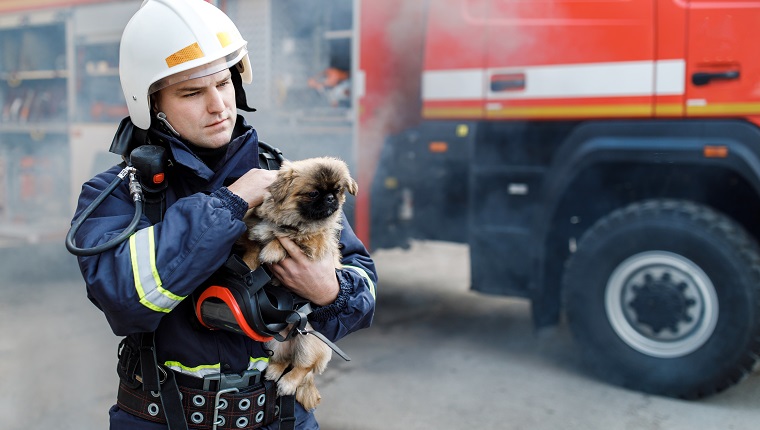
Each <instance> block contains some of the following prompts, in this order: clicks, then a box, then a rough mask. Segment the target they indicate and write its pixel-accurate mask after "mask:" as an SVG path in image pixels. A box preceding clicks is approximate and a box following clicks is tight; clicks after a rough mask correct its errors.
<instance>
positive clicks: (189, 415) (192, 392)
mask: <svg viewBox="0 0 760 430" xmlns="http://www.w3.org/2000/svg"><path fill="white" fill-rule="evenodd" d="M177 375H179V374H178V373H177ZM185 377H187V378H193V377H191V376H187V375H183V376H182V377H180V378H182V379H183V382H184V379H185ZM180 378H177V379H178V385H179V391H180V393H181V395H182V406H183V409H184V413H185V418H186V419H187V423H188V425H189V426H191V427H193V428H197V429H200V430H207V429H213V430H216V429H257V428H260V427H263V426H265V425H268V424H270V423H272V422H274V420H275V419H276V418H277V415H278V412H279V411H277V410H276V409H277V407H276V401H275V399H276V396H277V387H276V385H275V384H274V383H273V382H270V381H263V382H260V383H257V384H254V385H251V386H248V387H243V388H237V387H230V388H223V389H221V390H220V391H207V390H203V389H197V388H191V387H187V386H184V384H182V383H180V382H179V379H180ZM193 379H197V380H199V381H203V380H202V379H199V378H193ZM117 399H118V401H117V404H118V405H119V407H120V408H121V409H124V411H126V412H128V413H130V414H132V415H135V416H137V417H140V418H142V419H145V420H148V421H153V422H157V423H162V424H165V423H166V418H165V415H164V411H163V410H162V406H161V400H160V398H159V395H158V393H157V392H151V391H143V390H142V389H141V388H130V387H129V386H127V385H126V384H124V383H123V382H122V383H120V384H119V393H118V397H117Z"/></svg>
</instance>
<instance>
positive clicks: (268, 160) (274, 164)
mask: <svg viewBox="0 0 760 430" xmlns="http://www.w3.org/2000/svg"><path fill="white" fill-rule="evenodd" d="M284 161H285V157H284V156H283V155H282V151H280V149H279V148H275V147H273V146H271V145H269V144H268V143H266V142H262V141H259V166H260V167H261V168H262V169H267V170H280V166H281V165H282V163H283V162H284Z"/></svg>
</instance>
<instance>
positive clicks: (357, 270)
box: [343, 265, 377, 298]
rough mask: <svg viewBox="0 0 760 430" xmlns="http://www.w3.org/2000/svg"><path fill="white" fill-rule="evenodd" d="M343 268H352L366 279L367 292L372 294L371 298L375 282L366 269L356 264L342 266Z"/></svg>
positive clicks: (373, 293) (373, 296) (373, 295)
mask: <svg viewBox="0 0 760 430" xmlns="http://www.w3.org/2000/svg"><path fill="white" fill-rule="evenodd" d="M343 268H344V269H353V270H354V271H355V272H356V273H358V274H359V275H360V276H361V277H362V278H364V279H366V280H367V285H369V292H370V293H371V294H372V298H377V297H375V283H374V282H372V278H370V277H369V274H368V273H367V271H366V270H364V269H362V268H361V267H357V266H347V265H344V266H343Z"/></svg>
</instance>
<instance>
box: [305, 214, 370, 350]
mask: <svg viewBox="0 0 760 430" xmlns="http://www.w3.org/2000/svg"><path fill="white" fill-rule="evenodd" d="M343 225H344V228H343V230H342V231H341V238H340V243H341V247H342V249H341V254H342V257H343V258H342V260H341V263H342V264H343V268H341V269H337V270H334V271H333V273H334V275H333V276H334V277H335V278H336V279H337V281H338V285H339V291H338V296H337V298H336V299H335V300H334V301H333V302H332V303H330V304H329V305H327V306H323V307H317V308H316V309H315V310H314V312H312V313H311V315H309V321H310V322H311V325H312V326H313V327H314V329H316V330H318V331H319V332H320V333H322V334H324V335H325V336H326V337H327V338H329V339H330V340H332V341H337V340H339V339H340V338H342V337H344V336H346V335H347V334H349V333H352V332H354V331H356V330H359V329H362V328H366V327H369V326H370V325H371V324H372V318H373V317H374V314H375V296H376V285H377V272H376V271H375V263H374V262H373V261H372V258H370V256H369V253H368V252H367V249H366V248H365V247H364V245H363V244H362V243H361V241H360V240H359V239H358V238H357V237H356V235H355V234H354V232H353V230H352V229H351V226H350V225H349V224H348V221H347V220H346V219H345V217H344V219H343Z"/></svg>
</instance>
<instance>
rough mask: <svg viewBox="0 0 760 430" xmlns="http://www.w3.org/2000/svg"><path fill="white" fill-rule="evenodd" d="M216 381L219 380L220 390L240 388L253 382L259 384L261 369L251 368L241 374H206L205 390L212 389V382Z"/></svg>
mask: <svg viewBox="0 0 760 430" xmlns="http://www.w3.org/2000/svg"><path fill="white" fill-rule="evenodd" d="M214 381H216V382H217V386H216V390H219V392H222V391H225V390H228V389H232V388H234V389H236V390H238V389H241V388H246V387H248V386H250V385H253V384H258V383H259V382H260V381H261V371H260V370H258V369H249V370H246V371H244V372H243V373H241V374H240V375H238V374H236V373H214V374H213V375H206V376H204V377H203V390H204V391H212V390H211V383H212V382H214ZM225 392H227V391H225ZM217 399H218V394H217Z"/></svg>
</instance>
